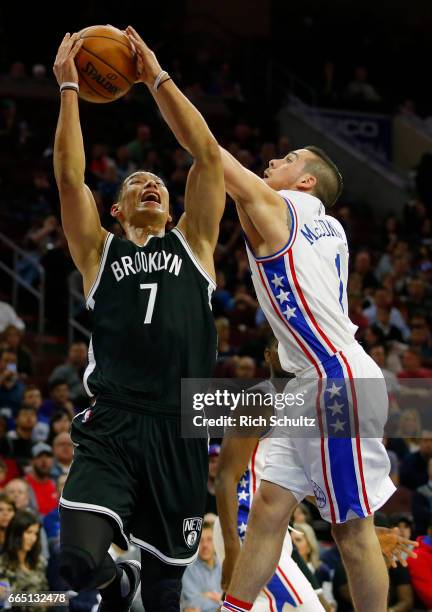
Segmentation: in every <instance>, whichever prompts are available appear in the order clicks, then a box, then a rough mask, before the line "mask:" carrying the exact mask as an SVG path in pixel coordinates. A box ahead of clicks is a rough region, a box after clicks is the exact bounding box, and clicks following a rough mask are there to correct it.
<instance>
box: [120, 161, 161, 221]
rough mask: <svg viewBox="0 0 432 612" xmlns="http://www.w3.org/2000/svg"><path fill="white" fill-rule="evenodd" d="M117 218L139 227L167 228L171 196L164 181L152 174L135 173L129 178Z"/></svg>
mask: <svg viewBox="0 0 432 612" xmlns="http://www.w3.org/2000/svg"><path fill="white" fill-rule="evenodd" d="M115 216H118V218H119V220H120V221H127V222H129V223H131V224H133V225H136V226H138V227H145V226H146V225H149V224H151V225H153V226H154V225H157V226H159V225H160V226H162V227H165V225H166V223H167V221H168V220H169V219H170V215H169V194H168V190H167V188H166V187H165V185H164V183H163V181H162V180H161V179H160V178H159V177H157V176H156V175H155V174H152V173H151V172H135V173H134V174H132V175H131V176H129V177H128V178H127V179H126V181H125V183H124V185H123V189H122V195H121V199H120V202H119V203H118V213H117V214H116V215H115Z"/></svg>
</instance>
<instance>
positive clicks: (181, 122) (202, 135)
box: [149, 80, 220, 160]
mask: <svg viewBox="0 0 432 612" xmlns="http://www.w3.org/2000/svg"><path fill="white" fill-rule="evenodd" d="M149 90H150V92H151V94H152V96H153V97H154V99H155V101H156V103H157V105H158V107H159V110H160V112H161V113H162V116H163V118H164V119H165V121H166V122H167V124H168V126H169V127H170V129H171V131H172V132H173V134H174V136H175V137H176V139H177V142H178V143H179V144H180V145H181V146H182V147H184V148H185V149H186V150H187V151H189V153H190V154H191V155H192V157H194V158H195V159H198V160H206V159H210V160H212V159H217V160H219V159H220V153H219V146H218V144H217V142H216V139H215V137H214V136H213V134H212V133H211V131H210V129H209V127H208V125H207V123H206V122H205V120H204V117H203V116H202V115H201V113H200V112H199V111H198V110H197V109H196V108H195V106H194V105H193V104H192V103H191V102H190V101H189V100H188V99H187V98H186V96H185V95H184V94H183V93H182V92H181V91H180V89H179V88H178V87H177V86H176V85H175V83H174V82H173V81H172V80H169V81H167V82H166V83H163V84H162V85H160V86H159V88H158V90H157V91H155V90H154V89H153V87H149Z"/></svg>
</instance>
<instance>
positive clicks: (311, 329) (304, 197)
mask: <svg viewBox="0 0 432 612" xmlns="http://www.w3.org/2000/svg"><path fill="white" fill-rule="evenodd" d="M279 194H280V195H281V196H282V197H283V198H284V200H285V202H286V205H287V210H288V213H289V215H290V217H291V221H292V229H291V234H290V237H289V240H288V242H287V244H286V245H285V246H284V247H283V248H282V249H280V251H278V252H277V253H275V254H274V255H271V256H268V257H255V255H254V253H253V251H252V249H251V247H250V245H248V244H247V243H246V251H247V255H248V258H249V264H250V267H251V271H252V280H253V283H254V287H255V291H256V294H257V297H258V301H259V303H260V306H261V308H262V310H263V312H264V314H265V316H266V318H267V320H268V322H269V324H270V326H271V327H272V329H273V332H274V334H275V336H276V338H277V339H278V340H279V358H280V361H281V365H282V367H283V369H284V370H286V371H287V372H293V373H294V374H297V375H298V374H300V373H301V372H303V371H304V370H306V369H308V368H310V367H311V366H313V367H315V370H317V371H318V369H322V368H321V366H320V365H319V364H323V363H325V362H326V361H328V360H330V359H331V357H332V356H333V355H335V353H337V352H339V351H342V350H345V349H346V348H347V347H349V346H350V345H351V346H352V344H353V343H355V342H356V340H355V338H354V334H355V332H356V331H357V327H356V326H355V325H354V324H353V323H352V322H351V321H350V319H349V316H348V300H347V293H346V287H347V281H348V245H347V240H346V236H345V232H344V229H343V227H342V225H341V224H340V223H339V221H338V220H337V219H335V218H334V217H330V216H329V215H326V213H325V208H324V205H323V204H322V203H321V202H320V200H319V199H318V198H316V197H315V196H312V195H309V194H306V193H302V192H299V191H288V190H284V191H279Z"/></svg>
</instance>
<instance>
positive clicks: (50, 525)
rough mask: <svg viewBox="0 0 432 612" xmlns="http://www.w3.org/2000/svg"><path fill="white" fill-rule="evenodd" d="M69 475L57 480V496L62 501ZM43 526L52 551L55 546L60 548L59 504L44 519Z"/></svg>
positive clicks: (61, 476) (62, 475) (63, 475)
mask: <svg viewBox="0 0 432 612" xmlns="http://www.w3.org/2000/svg"><path fill="white" fill-rule="evenodd" d="M66 478H67V475H66V474H61V475H60V476H59V477H58V480H57V496H58V499H60V497H61V494H62V492H63V489H64V485H65V482H66ZM43 526H44V529H45V533H46V534H47V538H48V544H49V546H50V549H52V547H53V545H56V546H58V545H59V544H60V541H59V540H60V513H59V507H58V504H57V505H56V506H55V508H53V509H52V510H51V511H50V512H48V514H47V515H46V516H44V518H43Z"/></svg>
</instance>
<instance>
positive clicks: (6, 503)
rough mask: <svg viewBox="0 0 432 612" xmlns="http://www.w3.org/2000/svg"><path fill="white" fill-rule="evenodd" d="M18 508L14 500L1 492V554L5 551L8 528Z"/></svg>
mask: <svg viewBox="0 0 432 612" xmlns="http://www.w3.org/2000/svg"><path fill="white" fill-rule="evenodd" d="M15 512H16V508H15V504H14V502H13V500H12V499H11V498H10V497H8V496H7V495H6V494H5V493H0V554H1V553H2V552H3V548H4V543H5V537H6V529H7V527H8V525H9V523H10V522H11V520H12V519H13V517H14V516H15Z"/></svg>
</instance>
